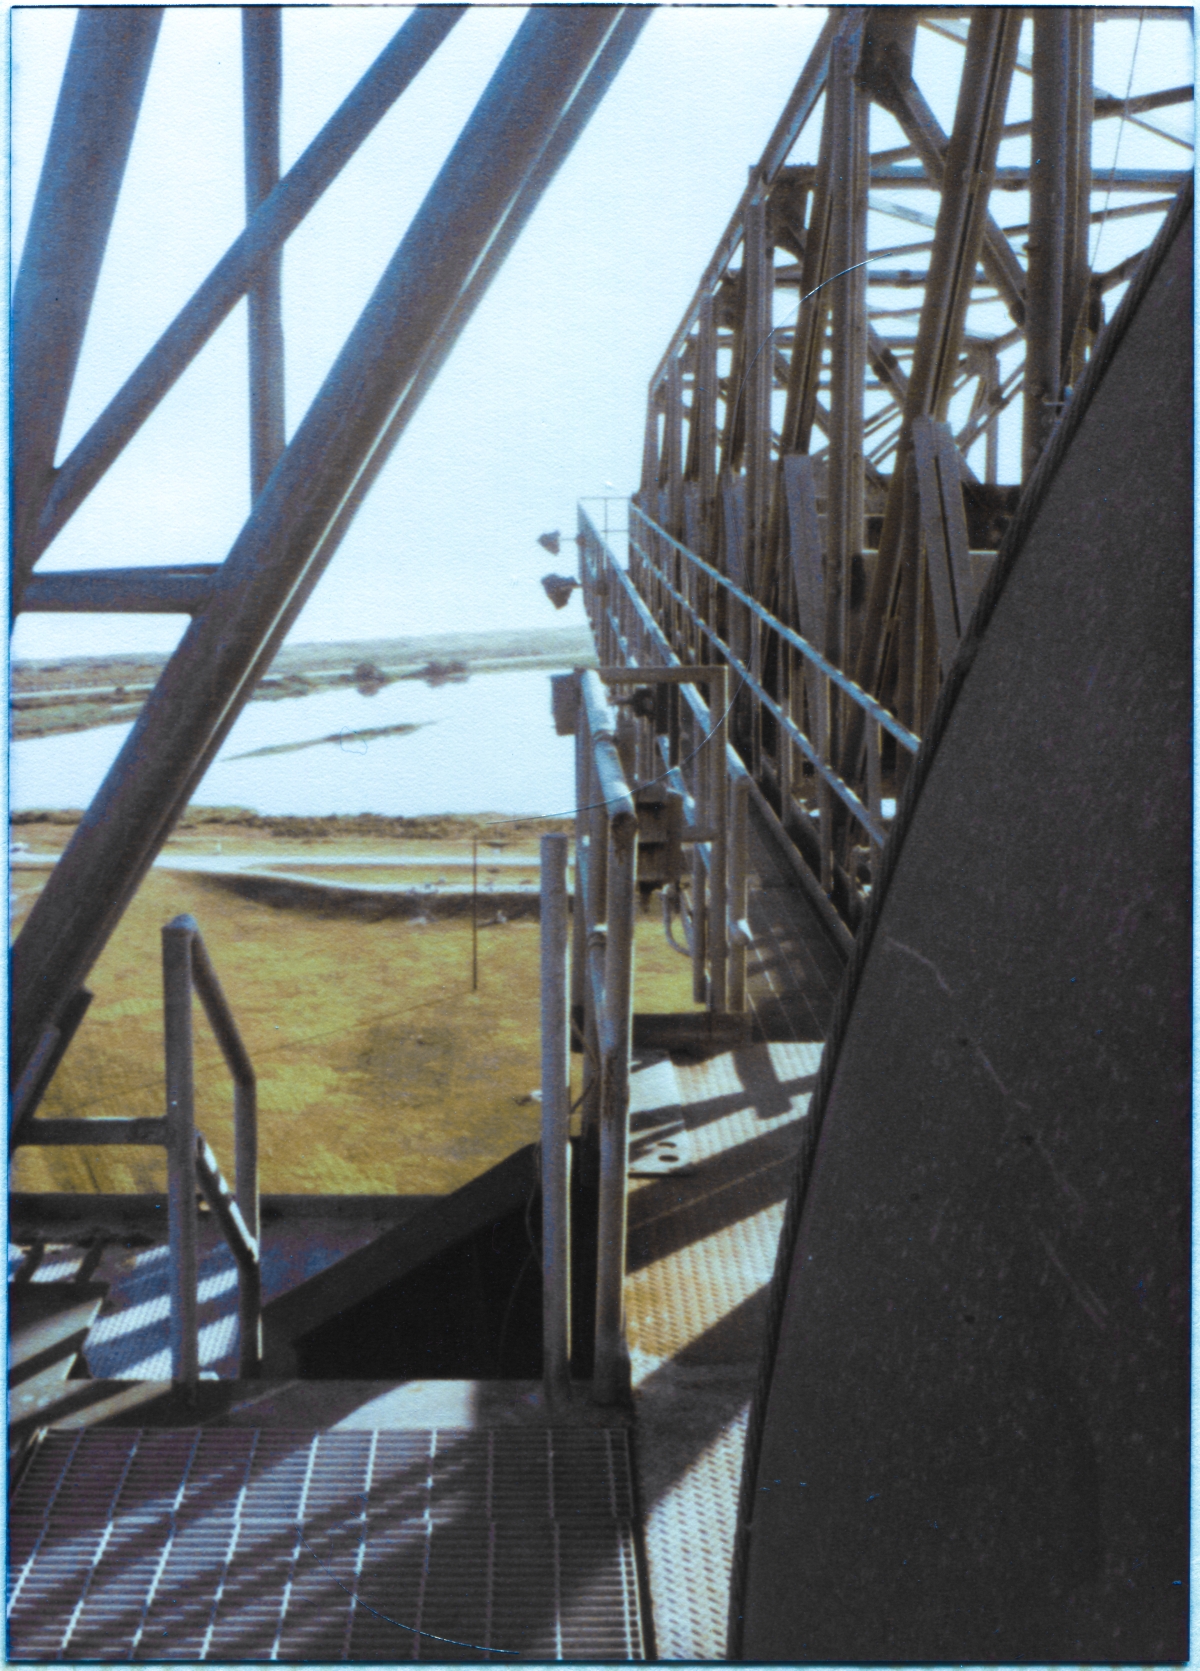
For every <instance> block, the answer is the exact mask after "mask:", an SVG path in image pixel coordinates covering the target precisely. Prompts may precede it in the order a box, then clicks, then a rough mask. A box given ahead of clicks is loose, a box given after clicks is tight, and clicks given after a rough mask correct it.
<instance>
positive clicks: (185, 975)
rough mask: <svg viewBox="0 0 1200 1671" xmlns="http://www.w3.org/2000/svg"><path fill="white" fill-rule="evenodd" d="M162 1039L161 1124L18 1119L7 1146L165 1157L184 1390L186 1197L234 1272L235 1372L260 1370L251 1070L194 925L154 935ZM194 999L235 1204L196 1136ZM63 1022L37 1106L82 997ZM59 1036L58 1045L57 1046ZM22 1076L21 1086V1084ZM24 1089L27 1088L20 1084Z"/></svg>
mask: <svg viewBox="0 0 1200 1671" xmlns="http://www.w3.org/2000/svg"><path fill="white" fill-rule="evenodd" d="M162 945H163V1035H164V1046H165V1054H166V1080H167V1085H166V1090H167V1109H166V1114H165V1116H153V1115H136V1116H133V1117H112V1116H103V1117H99V1118H94V1117H91V1116H88V1117H80V1116H77V1115H75V1116H66V1117H58V1118H55V1117H51V1118H42V1119H34V1118H27V1119H26V1120H25V1121H24V1123H23V1124H22V1125H20V1126H17V1125H16V1124H15V1123H14V1138H13V1141H14V1142H15V1143H16V1144H28V1145H30V1146H39V1147H53V1148H66V1147H71V1146H74V1145H76V1144H79V1145H86V1146H88V1147H91V1146H93V1145H103V1146H104V1147H105V1148H111V1147H117V1146H119V1147H136V1148H158V1147H161V1148H164V1149H165V1150H166V1151H167V1238H168V1246H169V1250H170V1296H171V1333H170V1341H171V1378H172V1380H174V1381H183V1382H186V1383H188V1384H192V1383H194V1382H195V1381H196V1380H197V1379H198V1378H199V1374H200V1342H199V1328H198V1322H197V1311H198V1293H197V1287H198V1279H199V1271H198V1246H197V1241H198V1238H197V1224H196V1192H197V1189H198V1188H199V1189H200V1190H201V1191H203V1194H204V1197H205V1199H206V1200H207V1202H208V1204H209V1206H210V1207H211V1208H212V1211H213V1216H214V1217H215V1218H216V1220H217V1223H218V1224H219V1225H220V1227H221V1231H222V1233H223V1235H224V1237H225V1240H226V1242H227V1244H228V1246H229V1250H230V1252H231V1253H232V1255H233V1257H234V1260H235V1262H236V1264H237V1268H238V1321H239V1325H240V1331H239V1332H240V1345H239V1353H238V1370H239V1373H240V1374H242V1375H255V1374H257V1373H258V1370H259V1369H260V1368H261V1365H262V1270H261V1254H260V1241H259V1237H260V1229H259V1191H258V1103H257V1089H256V1085H255V1078H254V1068H253V1067H252V1065H251V1062H250V1057H249V1055H248V1053H247V1051H246V1047H245V1045H244V1044H243V1042H242V1038H241V1035H240V1033H239V1032H238V1029H237V1023H236V1022H235V1021H234V1019H233V1012H232V1010H231V1009H230V1007H229V1002H228V1000H227V999H226V997H225V994H224V992H222V990H221V983H220V982H219V981H218V979H217V976H216V971H215V970H214V969H213V966H212V961H211V959H210V958H209V955H208V952H207V950H206V948H205V945H204V941H203V940H202V939H201V937H200V930H199V928H198V926H197V924H196V919H195V918H194V917H190V916H186V915H185V916H179V917H175V918H174V919H173V920H172V921H171V922H169V923H168V924H167V925H166V927H165V928H164V929H163V931H162ZM193 992H195V994H196V995H197V996H198V997H199V999H200V1002H201V1004H202V1005H203V1007H204V1012H205V1014H206V1016H207V1017H208V1021H209V1025H210V1026H211V1028H212V1031H213V1035H214V1037H215V1038H216V1041H217V1043H218V1045H219V1046H220V1049H221V1054H222V1056H223V1057H224V1058H225V1063H226V1066H227V1067H228V1068H229V1072H230V1075H231V1077H232V1079H233V1130H234V1165H235V1168H236V1171H235V1174H234V1176H235V1186H236V1195H235V1194H234V1193H233V1192H231V1191H230V1189H229V1186H228V1184H227V1183H226V1182H225V1179H224V1177H223V1176H222V1174H221V1169H220V1166H219V1165H218V1163H217V1158H216V1156H215V1155H214V1154H213V1151H212V1149H211V1148H210V1147H209V1145H208V1142H207V1141H206V1139H205V1138H204V1136H203V1134H202V1133H201V1132H198V1131H197V1130H196V1121H195V1079H194V1072H193V1049H192V994H193ZM79 996H80V998H81V1000H82V1001H81V1002H76V1003H75V1004H74V1006H73V1009H72V1011H71V1017H72V1018H71V1019H70V1020H69V1021H68V1022H66V1023H64V1027H63V1028H62V1029H49V1030H48V1032H47V1036H46V1040H45V1048H44V1050H39V1053H38V1056H37V1057H36V1058H35V1060H34V1062H33V1063H31V1069H32V1070H35V1071H36V1073H37V1074H38V1076H39V1077H38V1082H37V1084H36V1085H35V1086H33V1088H32V1090H31V1091H28V1092H26V1094H25V1100H26V1102H28V1103H32V1102H33V1101H34V1100H35V1094H34V1093H36V1095H38V1096H40V1094H41V1092H42V1090H43V1089H44V1088H45V1084H46V1083H47V1082H48V1080H49V1077H50V1074H51V1073H52V1072H53V1069H54V1067H55V1066H56V1065H57V1060H58V1058H59V1057H60V1056H61V1055H62V1050H63V1049H65V1043H64V1042H63V1039H64V1038H65V1041H66V1043H69V1042H70V1038H71V1036H72V1035H73V1034H74V1031H75V1027H76V1026H77V1025H78V1021H79V1018H80V1017H81V1015H82V1013H83V1011H84V1010H85V1009H86V1008H87V1001H88V1000H90V998H91V993H90V992H83V993H82V994H81V995H79ZM60 1034H61V1035H62V1036H61V1037H60ZM29 1078H30V1075H29V1073H27V1074H26V1079H27V1080H29ZM30 1083H31V1084H32V1081H30Z"/></svg>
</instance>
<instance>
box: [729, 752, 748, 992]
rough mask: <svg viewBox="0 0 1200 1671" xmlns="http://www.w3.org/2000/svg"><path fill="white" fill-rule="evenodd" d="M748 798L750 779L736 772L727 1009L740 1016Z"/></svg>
mask: <svg viewBox="0 0 1200 1671" xmlns="http://www.w3.org/2000/svg"><path fill="white" fill-rule="evenodd" d="M749 796H750V779H749V778H748V777H747V776H746V774H745V773H744V772H738V773H736V774H735V775H734V776H732V777H731V778H730V779H729V797H730V801H731V803H732V805H731V808H730V813H731V816H730V841H729V916H730V921H731V923H732V925H733V932H732V933H731V935H730V945H729V1008H730V1009H731V1010H734V1011H737V1012H739V1013H740V1012H741V1011H742V1010H744V1009H745V1008H746V949H747V944H746V936H745V923H746V910H747V896H748V889H747V863H746V858H747V853H746V842H747V828H746V803H747V801H748V800H749Z"/></svg>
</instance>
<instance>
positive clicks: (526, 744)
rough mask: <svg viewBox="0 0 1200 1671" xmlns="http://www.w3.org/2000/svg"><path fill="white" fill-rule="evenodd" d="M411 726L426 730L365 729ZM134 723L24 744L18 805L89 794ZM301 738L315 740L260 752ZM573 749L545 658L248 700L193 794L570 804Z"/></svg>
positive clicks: (408, 811)
mask: <svg viewBox="0 0 1200 1671" xmlns="http://www.w3.org/2000/svg"><path fill="white" fill-rule="evenodd" d="M408 725H412V726H415V727H417V729H415V730H412V731H406V732H402V733H400V734H396V733H393V734H392V735H390V736H388V735H383V736H379V735H376V736H362V735H358V733H363V732H380V731H386V730H387V729H388V728H389V727H392V726H397V727H403V726H408ZM130 730H131V726H130V725H106V726H99V727H96V728H94V729H92V730H90V731H75V732H69V733H67V734H65V735H61V736H54V737H32V738H27V739H25V740H23V741H20V742H16V743H14V744H13V745H12V748H11V754H10V791H9V792H10V805H11V807H12V809H13V810H14V811H18V812H19V811H26V810H29V809H32V808H35V807H45V808H47V809H52V808H64V807H85V806H87V804H88V802H89V801H90V800H91V798H92V796H93V795H94V794H95V792H96V790H97V789H98V788H99V786H100V783H101V782H102V780H103V778H104V774H105V773H106V772H107V771H108V768H109V767H110V766H111V765H112V762H113V761H114V760H115V759H116V756H117V753H118V751H119V749H120V747H121V745H122V743H123V742H124V741H125V738H126V737H127V736H128V735H129V732H130ZM329 739H332V740H329ZM302 743H308V744H311V745H312V746H309V747H302V748H295V747H287V748H286V752H279V753H274V752H267V753H260V752H257V751H260V750H276V749H280V748H281V747H284V746H286V745H295V744H302ZM572 751H573V744H572V741H571V739H570V738H569V737H558V736H556V735H555V732H554V724H553V721H552V719H551V716H550V677H549V675H548V674H547V673H546V671H545V670H544V669H538V670H534V671H529V670H527V671H523V672H515V673H482V674H477V675H476V676H475V677H473V678H471V679H469V680H467V681H465V682H462V683H453V682H452V683H447V684H443V685H435V686H431V685H426V684H423V683H421V682H420V681H418V680H412V679H405V680H401V681H399V682H398V683H396V684H392V685H388V686H386V687H385V688H384V689H382V690H380V691H378V692H377V693H376V694H375V695H367V696H364V695H362V694H360V693H359V692H358V691H356V690H351V689H345V690H332V691H325V692H323V693H321V694H320V695H316V696H304V697H293V698H288V699H286V700H280V701H270V702H250V703H248V704H247V706H246V707H245V709H244V710H243V712H242V714H241V716H240V717H239V719H238V721H237V724H236V725H235V726H234V728H233V730H232V731H231V732H230V734H229V736H228V738H227V739H226V741H225V744H224V747H223V748H222V749H221V752H220V754H219V755H218V757H217V759H216V760H215V761H214V762H213V764H212V766H211V767H210V768H209V770H208V773H207V774H206V776H205V778H204V781H203V782H202V783H201V785H200V787H199V789H198V790H197V791H196V794H195V795H194V796H193V802H194V804H196V805H199V806H240V807H247V808H249V809H250V810H252V811H254V812H258V813H262V814H275V815H290V816H299V817H317V816H321V815H323V814H330V813H340V814H343V815H352V814H355V813H359V812H377V813H383V814H385V815H387V816H391V817H395V816H404V817H421V816H426V815H429V814H436V813H447V812H448V813H478V812H495V813H497V814H500V815H520V816H526V817H528V816H536V815H555V814H568V813H570V811H571V810H572V807H573V804H574V763H573V752H572ZM239 756H240V757H241V758H239Z"/></svg>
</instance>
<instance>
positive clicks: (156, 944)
mask: <svg viewBox="0 0 1200 1671" xmlns="http://www.w3.org/2000/svg"><path fill="white" fill-rule="evenodd" d="M276 822H278V821H276ZM13 833H14V835H15V836H16V837H18V838H20V839H21V840H23V841H24V842H26V843H27V844H28V845H29V846H31V847H32V848H33V849H34V850H35V851H47V850H52V849H57V848H59V847H61V846H62V844H63V840H64V839H65V838H66V837H67V836H68V835H69V833H70V831H69V829H66V828H62V827H52V826H48V825H37V826H31V825H29V824H24V825H21V826H18V827H17V828H15V829H14V832H13ZM218 833H219V834H220V836H221V839H222V849H223V851H224V852H226V853H228V852H231V851H235V850H236V848H237V845H238V843H239V842H245V843H246V844H247V845H252V846H253V847H254V849H255V850H256V851H258V850H260V849H261V848H262V846H263V844H264V840H266V841H268V842H270V844H271V846H272V847H273V848H274V847H278V848H279V849H280V850H281V851H280V857H283V856H284V855H283V851H282V850H283V849H285V848H286V852H287V857H288V858H289V859H290V860H292V861H293V862H295V861H296V860H300V859H302V858H303V857H304V854H305V852H306V851H308V852H315V851H318V850H319V851H320V854H321V856H322V857H323V858H326V859H328V858H329V857H330V856H331V848H336V850H337V851H338V852H340V851H342V850H343V849H344V850H345V851H347V852H349V851H353V852H356V853H360V854H361V853H364V852H370V851H371V850H372V848H373V847H375V846H378V847H379V849H380V856H381V858H383V857H384V849H385V848H386V850H387V851H388V852H392V853H395V852H396V851H397V849H398V848H399V847H400V846H401V845H402V844H400V843H398V842H397V841H396V840H395V838H394V837H392V838H388V839H380V837H375V838H373V839H372V837H370V836H362V837H361V838H359V839H358V840H353V841H347V840H346V839H345V837H344V836H343V837H342V839H340V840H338V839H335V840H334V841H332V842H328V843H326V842H322V843H320V844H319V848H318V847H312V846H310V845H309V844H308V843H307V842H297V841H286V840H281V839H280V838H279V837H278V836H277V835H275V836H274V837H272V834H271V833H270V832H264V831H262V830H260V829H240V828H239V827H238V826H236V825H231V826H225V827H223V828H222V829H221V830H220V831H219V832H218ZM205 843H207V851H209V852H211V851H212V850H213V843H212V840H211V835H210V830H203V831H197V830H195V829H192V830H187V829H183V830H181V832H180V834H179V835H178V836H177V837H176V838H174V841H173V842H172V846H173V847H174V846H180V847H184V848H188V847H191V848H193V849H198V850H203V847H204V844H205ZM412 850H413V851H414V856H416V855H417V853H418V852H419V853H420V855H421V856H423V855H424V852H425V851H426V850H429V851H430V853H431V856H432V854H433V853H434V852H436V854H437V855H438V856H440V857H441V858H442V859H443V860H449V859H451V858H452V857H460V858H461V857H462V856H463V852H464V847H463V843H462V841H461V837H460V838H459V839H458V840H442V841H440V842H437V843H436V844H434V843H413V848H412ZM469 851H470V844H469V842H468V843H467V844H466V847H465V852H466V853H467V854H469ZM510 851H511V852H512V854H513V855H514V856H518V855H519V856H522V857H524V856H525V855H526V853H527V854H528V856H529V857H531V858H532V857H533V856H534V854H535V853H536V845H535V844H534V843H533V842H532V841H530V840H529V839H528V837H526V839H524V840H521V841H514V842H513V843H512V845H511V847H510ZM45 875H46V873H45V872H44V871H42V872H37V871H24V870H17V871H15V872H14V873H13V877H12V884H13V892H14V906H13V928H14V931H15V930H16V929H17V928H19V926H20V923H21V922H22V921H23V920H24V916H25V915H26V913H27V911H28V909H29V906H30V905H31V904H32V901H33V898H34V896H35V894H36V893H37V891H38V890H39V888H40V887H41V885H42V884H43V882H44V880H45ZM181 911H190V912H191V913H192V914H193V915H194V916H195V917H196V919H197V921H198V922H199V924H200V928H201V931H202V933H203V934H204V938H205V942H206V944H207V946H208V948H209V952H210V954H211V956H212V959H213V962H214V964H215V966H216V969H217V972H218V974H219V976H220V978H221V982H222V985H223V986H224V988H225V991H226V993H227V995H228V997H229V1000H230V1002H231V1004H232V1006H233V1009H234V1013H235V1014H236V1016H237V1018H238V1022H239V1025H240V1027H241V1029H242V1033H243V1036H244V1038H245V1040H246V1044H247V1047H248V1049H249V1051H250V1055H251V1058H252V1060H253V1062H254V1065H255V1070H256V1073H257V1076H258V1085H259V1111H260V1112H259V1130H260V1168H261V1184H262V1188H263V1189H264V1191H280V1192H296V1193H306V1192H312V1193H331V1194H354V1193H360V1192H361V1193H391V1192H397V1193H402V1194H426V1193H434V1192H440V1191H447V1190H452V1189H455V1188H457V1187H458V1186H459V1185H461V1184H463V1183H465V1182H467V1181H468V1180H469V1179H470V1178H471V1177H473V1176H475V1175H476V1174H478V1173H479V1172H482V1171H483V1170H485V1169H486V1168H487V1167H489V1166H491V1165H492V1164H494V1163H495V1162H496V1161H498V1160H500V1159H502V1158H503V1157H504V1156H505V1155H506V1154H508V1153H510V1152H511V1151H512V1150H513V1149H515V1148H517V1147H519V1146H520V1145H521V1144H523V1143H527V1142H529V1141H531V1140H532V1139H533V1138H535V1137H536V1136H537V1132H538V1121H539V1108H538V1104H537V1103H536V1102H535V1101H533V1100H532V1099H531V1098H530V1095H529V1093H530V1092H531V1091H533V1090H534V1089H535V1088H536V1087H537V1085H538V1083H539V1076H540V1067H539V1046H538V924H537V923H536V922H530V921H523V922H512V923H506V924H494V925H493V926H490V927H487V928H485V929H482V930H481V931H480V934H479V990H478V992H472V991H471V927H470V921H469V918H467V919H464V918H448V919H441V920H438V919H435V920H433V921H431V922H429V923H428V924H423V925H422V924H417V923H413V922H410V921H406V920H403V919H400V918H396V917H392V918H387V919H385V920H383V921H380V922H366V921H362V920H361V919H358V918H355V917H352V916H347V915H342V914H321V913H319V912H316V911H311V910H308V909H302V908H298V907H292V908H288V909H279V908H277V907H274V906H270V905H266V904H260V903H256V902H253V901H250V900H246V899H242V898H240V897H238V896H236V895H234V894H232V893H230V892H229V891H227V890H226V889H225V888H223V887H222V886H220V885H219V884H218V883H216V882H213V881H211V880H209V879H207V878H204V877H201V876H194V875H186V874H180V873H172V872H169V871H162V870H158V871H153V872H151V874H150V875H149V877H148V878H147V880H146V881H145V883H144V884H143V886H142V888H141V890H140V891H139V893H138V895H137V897H136V899H135V900H134V902H133V904H132V906H131V907H130V909H129V910H128V911H127V913H126V915H125V917H124V919H123V921H122V923H121V925H120V927H119V928H118V930H117V932H116V934H115V935H114V936H113V938H112V940H111V941H110V943H109V945H108V947H107V949H106V951H105V952H104V954H103V956H102V957H101V958H100V960H99V962H98V963H97V964H96V966H95V968H94V969H93V971H92V973H91V975H90V976H89V978H88V983H87V984H88V986H89V987H90V988H91V990H92V991H93V992H94V993H95V999H94V1001H93V1003H92V1006H91V1009H90V1010H89V1012H88V1015H87V1017H86V1019H85V1021H84V1023H83V1026H82V1027H81V1029H80V1032H79V1034H78V1036H77V1038H76V1040H75V1043H74V1045H73V1047H72V1049H71V1050H70V1052H69V1053H68V1055H67V1057H66V1059H65V1061H64V1062H63V1064H62V1066H61V1067H60V1069H59V1072H58V1074H57V1076H56V1078H55V1080H54V1083H53V1084H52V1086H51V1088H50V1091H49V1093H48V1094H47V1097H46V1100H45V1102H44V1103H43V1112H45V1113H46V1114H58V1115H64V1114H72V1115H135V1114H159V1113H161V1112H162V1109H163V1059H162V996H161V973H160V970H161V961H160V943H161V942H160V932H159V931H160V929H161V927H162V925H163V924H164V923H165V922H167V921H168V920H169V919H170V918H171V917H173V916H175V915H176V914H177V913H179V912H181ZM635 1006H636V1008H638V1009H639V1010H681V1009H687V1008H689V1007H690V1006H691V982H690V971H689V968H688V965H687V963H686V962H685V961H684V959H682V958H680V957H679V956H677V954H675V953H674V952H672V951H671V950H670V949H669V948H668V947H667V946H666V945H665V944H664V942H663V937H662V931H661V928H660V927H659V924H658V922H657V921H656V920H655V919H654V918H647V919H643V920H642V921H641V922H640V923H639V933H638V942H637V960H636V994H635ZM196 1041H197V1050H196V1060H197V1123H198V1124H199V1126H200V1128H201V1129H202V1130H203V1131H204V1132H205V1134H206V1136H207V1137H208V1138H209V1140H210V1142H212V1144H213V1146H214V1148H215V1149H216V1150H217V1153H218V1155H219V1156H220V1158H221V1160H222V1163H223V1164H226V1165H230V1166H231V1164H232V1144H231V1135H232V1121H231V1092H230V1087H229V1082H228V1079H227V1077H226V1074H225V1070H224V1066H223V1064H222V1062H221V1059H220V1057H219V1054H218V1052H217V1049H216V1046H215V1044H213V1043H212V1041H211V1037H210V1035H209V1034H208V1032H207V1028H206V1026H205V1024H204V1022H203V1020H202V1018H201V1016H200V1014H199V1010H197V1026H196ZM12 1185H13V1187H14V1188H15V1189H18V1190H26V1189H31V1190H41V1189H68V1190H82V1191H89V1190H102V1191H107V1190H114V1191H125V1190H152V1189H162V1188H164V1187H165V1167H164V1164H163V1160H162V1156H161V1153H160V1152H159V1151H157V1150H153V1149H113V1148H99V1147H95V1148H90V1149H84V1148H80V1149H66V1150H62V1149H37V1148H23V1149H21V1150H19V1151H18V1152H17V1155H16V1156H15V1158H14V1165H13V1172H12Z"/></svg>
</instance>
